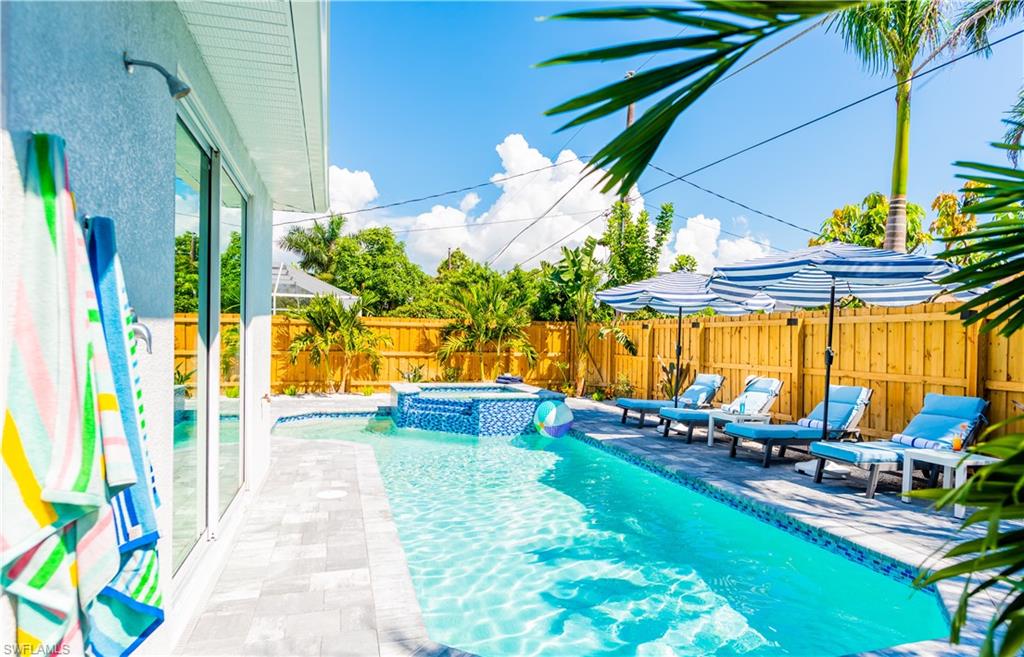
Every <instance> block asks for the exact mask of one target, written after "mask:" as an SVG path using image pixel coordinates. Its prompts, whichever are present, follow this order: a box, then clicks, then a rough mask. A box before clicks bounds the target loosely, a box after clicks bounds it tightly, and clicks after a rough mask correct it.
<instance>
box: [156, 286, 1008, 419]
mask: <svg viewBox="0 0 1024 657" xmlns="http://www.w3.org/2000/svg"><path fill="white" fill-rule="evenodd" d="M955 305H956V304H925V305H919V306H911V307H909V308H879V307H869V308H856V309H845V310H841V311H839V312H838V313H837V315H836V327H835V335H834V338H833V342H834V348H835V350H836V360H835V363H834V364H833V369H832V381H833V383H837V384H847V385H863V386H867V387H870V388H871V389H872V390H874V396H873V398H872V400H871V404H870V406H869V407H868V412H867V414H866V415H865V417H864V420H863V422H862V423H861V428H862V429H863V432H864V434H865V435H866V436H870V437H887V436H889V435H891V434H892V433H893V432H896V431H899V430H900V429H902V428H903V427H904V426H906V423H907V422H908V421H909V420H910V418H911V417H912V416H913V415H914V414H915V413H917V412H918V411H919V410H920V408H921V404H922V401H923V399H924V394H925V393H926V392H943V393H946V394H956V395H977V396H982V397H985V398H986V399H988V400H989V401H990V402H991V403H992V406H991V410H990V414H989V415H990V417H991V419H992V420H993V421H1000V420H1004V419H1007V418H1010V417H1013V416H1014V415H1017V414H1019V411H1017V410H1016V409H1015V408H1014V407H1013V405H1012V403H1011V402H1012V401H1018V402H1024V332H1019V333H1018V334H1017V335H1015V336H1013V337H1012V338H1010V339H1007V338H1003V337H1000V336H998V335H994V334H982V333H980V332H979V330H978V327H977V325H975V326H972V327H965V326H964V324H963V323H962V321H961V319H960V316H959V315H957V314H949V312H948V311H950V310H952V309H953V308H954V307H955ZM182 318H183V316H181V315H179V316H178V317H177V318H176V320H175V361H176V362H175V364H176V365H179V364H181V365H182V366H183V367H182V369H184V370H186V371H187V370H188V369H193V368H194V352H195V337H194V336H195V333H194V331H195V328H194V322H193V323H192V328H191V329H189V325H188V323H187V322H182V321H181V320H182ZM827 320H828V316H827V314H826V313H825V312H824V311H815V312H794V313H771V314H757V315H747V316H744V317H721V316H715V317H696V318H685V319H684V320H683V335H682V345H683V350H682V358H683V362H684V364H688V365H689V369H688V373H689V376H690V377H691V378H692V376H693V375H694V373H696V372H716V373H719V374H722V375H724V376H725V377H726V382H725V386H724V387H723V390H722V392H721V394H720V397H719V400H720V401H721V400H730V399H732V398H733V397H735V396H736V395H737V394H739V392H740V389H741V388H742V385H743V380H744V378H745V377H746V376H748V375H750V374H757V375H762V376H772V377H775V378H779V379H781V380H782V381H783V388H782V394H781V397H780V399H779V400H778V402H777V403H776V406H775V408H774V410H775V414H776V417H777V418H778V419H779V420H783V421H786V420H793V419H796V418H800V417H803V416H804V415H805V414H807V413H809V412H810V410H811V409H812V408H813V407H814V405H815V404H817V403H818V402H819V401H820V400H821V398H822V396H823V393H824V374H825V370H824V364H823V357H822V353H823V351H824V349H825V333H826V328H827ZM364 321H365V323H366V324H367V326H369V327H370V328H372V329H373V330H375V331H378V332H381V333H384V334H386V335H389V336H390V337H391V342H392V344H391V345H390V346H387V347H384V348H383V349H382V350H381V355H382V364H381V368H380V371H379V373H378V374H376V375H374V373H373V372H372V370H371V368H370V366H369V364H368V363H367V362H366V361H365V359H357V360H356V362H355V363H354V365H353V369H352V382H351V389H352V391H354V392H359V391H360V390H361V389H362V388H364V387H372V388H373V389H374V390H375V391H385V390H387V389H388V386H389V385H390V383H391V382H394V381H399V380H401V378H402V377H401V372H402V371H408V370H410V369H411V368H413V367H415V366H417V365H422V366H423V371H422V374H423V379H424V380H425V381H430V380H434V379H437V378H440V377H441V376H442V374H443V370H444V367H445V366H444V365H442V364H441V363H439V362H438V360H437V358H436V353H437V349H438V347H439V346H440V332H441V327H443V326H444V325H445V324H446V321H445V320H432V319H409V318H392V317H380V318H377V317H370V318H365V319H364ZM179 324H180V326H179ZM621 326H622V327H623V329H624V330H625V331H626V333H627V334H628V335H629V336H630V337H631V339H632V340H633V341H634V342H635V343H636V345H637V347H638V350H639V351H638V354H637V355H636V356H631V355H629V354H628V353H627V352H626V350H625V349H624V348H623V347H622V346H621V345H619V344H618V343H616V342H615V341H614V340H612V339H611V338H610V337H609V338H606V339H603V340H598V339H595V340H594V343H593V345H592V351H593V355H594V360H595V362H594V364H593V365H592V366H591V368H590V373H589V377H588V389H590V390H593V389H594V388H597V387H605V386H608V385H611V384H613V383H615V382H616V381H617V380H619V379H628V381H629V382H630V383H632V384H633V385H634V386H636V395H637V396H644V397H649V398H659V397H663V395H661V394H660V389H661V385H660V380H661V367H660V365H661V363H669V362H673V361H674V360H675V337H676V320H675V319H656V320H647V321H630V322H624V323H623V324H622V325H621ZM304 329H305V326H304V324H303V322H302V321H301V320H296V319H291V318H288V317H285V316H275V317H274V318H273V344H272V348H271V349H272V351H271V357H272V358H271V385H272V388H273V392H275V393H280V392H283V391H284V390H285V389H286V388H288V387H289V386H294V387H295V388H296V389H297V390H298V391H300V392H304V391H307V390H309V391H319V390H322V389H324V384H323V378H324V374H323V370H321V369H319V368H316V367H313V366H312V365H311V364H310V363H309V356H308V354H300V355H299V358H298V360H297V361H296V363H295V364H294V365H292V364H291V362H290V356H289V353H288V345H289V344H290V343H291V339H292V338H293V337H294V336H295V335H298V334H299V333H301V332H302V331H303V330H304ZM190 330H191V332H190ZM529 334H530V338H531V342H532V343H533V345H534V347H535V348H536V349H537V351H538V354H539V358H538V360H537V363H536V364H535V365H534V367H532V368H530V367H528V366H527V363H526V359H525V358H524V357H523V356H522V355H518V354H504V355H503V356H502V359H501V362H498V358H497V356H496V354H494V353H493V352H488V353H485V354H483V361H484V368H485V372H486V375H487V378H488V379H493V378H494V376H496V375H497V374H498V373H501V372H505V371H509V372H512V373H515V374H520V375H522V376H523V377H524V378H525V379H526V380H527V381H528V382H529V383H533V384H535V385H540V386H545V387H551V388H558V387H560V386H561V385H562V384H563V382H564V375H563V372H562V371H561V370H560V368H559V366H558V364H559V363H564V364H568V365H569V366H570V368H571V366H572V365H573V363H572V342H571V337H572V328H571V326H570V325H568V324H565V323H557V322H552V323H545V322H534V323H533V324H532V325H531V326H530V328H529ZM189 363H192V364H189ZM340 366H341V355H340V354H334V355H332V357H331V368H332V371H333V372H334V376H335V380H337V376H338V372H339V370H340ZM451 366H452V367H455V368H457V369H458V376H459V379H460V380H463V381H473V380H478V379H479V378H480V359H479V357H478V356H476V355H473V354H464V355H460V356H458V357H457V358H456V359H454V361H453V363H452V364H451ZM569 372H570V376H571V372H572V369H570V370H569ZM1018 428H1020V427H1019V425H1018Z"/></svg>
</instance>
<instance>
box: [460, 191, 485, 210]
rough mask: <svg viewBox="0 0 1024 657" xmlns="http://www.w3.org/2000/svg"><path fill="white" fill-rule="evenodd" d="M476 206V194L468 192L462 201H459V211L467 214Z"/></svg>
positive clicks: (477, 198) (478, 203)
mask: <svg viewBox="0 0 1024 657" xmlns="http://www.w3.org/2000/svg"><path fill="white" fill-rule="evenodd" d="M478 205H480V195H479V194H477V193H476V192H470V193H468V194H466V195H465V196H463V197H462V200H461V201H459V210H462V211H463V212H469V211H470V210H472V209H473V208H475V207H476V206H478Z"/></svg>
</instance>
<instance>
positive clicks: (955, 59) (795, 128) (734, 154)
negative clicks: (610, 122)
mask: <svg viewBox="0 0 1024 657" xmlns="http://www.w3.org/2000/svg"><path fill="white" fill-rule="evenodd" d="M1022 33H1024V29H1021V30H1017V31H1016V32H1014V33H1012V34H1008V35H1006V36H1004V37H1002V38H1000V39H997V40H995V41H993V42H992V43H990V44H989V45H988V46H985V47H982V48H975V49H974V50H971V51H970V52H966V53H963V54H962V55H957V56H956V57H953V58H952V59H950V60H949V61H945V62H943V63H941V64H936V65H935V66H933V67H931V68H929V69H925V70H923V71H920V72H918V73H915V74H914V75H912V76H910V77H909V78H906V79H905V80H902V81H899V82H896V83H894V84H891V85H889V86H888V87H885V88H884V89H879V90H878V91H876V92H874V93H871V94H868V95H867V96H864V97H863V98H859V99H857V100H854V101H852V102H849V103H847V104H845V105H843V106H842V107H837V108H836V109H834V110H832V111H830V112H826V113H824V114H820V115H818V116H816V117H814V118H813V119H810V120H809V121H804V122H803V123H801V124H799V125H796V126H793V127H792V128H789V129H788V130H784V131H782V132H780V133H778V134H775V135H773V136H771V137H768V138H767V139H762V140H761V141H759V142H757V143H755V144H751V145H750V146H747V147H746V148H741V149H740V150H738V151H734V152H732V153H730V154H728V155H726V156H724V157H720V158H718V159H717V160H715V161H713V162H709V163H708V164H705V165H703V166H700V167H697V168H696V169H694V170H693V171H689V172H687V173H684V174H683V175H681V176H676V177H675V178H673V179H672V180H669V181H666V182H663V183H661V184H660V185H655V186H654V187H651V188H650V189H647V190H644V191H642V192H640V193H641V194H648V193H650V192H653V191H655V190H658V189H661V188H662V187H666V186H668V185H671V184H672V183H674V182H677V181H679V180H682V179H683V178H687V177H689V176H692V175H694V174H696V173H700V172H701V171H704V170H706V169H710V168H711V167H713V166H716V165H719V164H721V163H722V162H725V161H727V160H731V159H733V158H734V157H737V156H740V155H743V154H744V153H748V152H750V151H752V150H754V149H755V148H760V147H761V146H764V145H765V144H768V143H771V142H773V141H775V140H777V139H781V138H782V137H785V136H787V135H791V134H793V133H794V132H796V131H798V130H802V129H804V128H806V127H808V126H810V125H813V124H815V123H818V122H820V121H824V120H825V119H827V118H830V117H832V116H835V115H836V114H839V113H840V112H844V111H846V110H848V109H850V108H852V107H856V106H857V105H860V104H861V103H864V102H867V101H869V100H871V99H873V98H877V97H878V96H881V95H882V94H885V93H889V92H890V91H892V90H894V89H896V88H898V87H899V86H900V85H902V84H905V83H907V82H911V81H913V80H916V79H917V78H920V77H924V76H926V75H928V74H930V73H934V72H935V71H938V70H940V69H942V68H945V67H947V66H950V65H952V64H955V63H956V62H958V61H960V60H961V59H966V58H967V57H970V56H971V55H975V54H977V53H979V52H983V51H985V50H988V49H989V48H992V47H994V46H997V45H999V44H1000V43H1003V42H1004V41H1008V40H1009V39H1012V38H1013V37H1016V36H1019V35H1021V34H1022Z"/></svg>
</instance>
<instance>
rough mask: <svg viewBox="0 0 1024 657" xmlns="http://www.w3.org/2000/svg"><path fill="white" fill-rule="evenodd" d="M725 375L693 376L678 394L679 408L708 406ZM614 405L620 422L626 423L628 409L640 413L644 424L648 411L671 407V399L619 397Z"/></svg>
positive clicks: (642, 424)
mask: <svg viewBox="0 0 1024 657" xmlns="http://www.w3.org/2000/svg"><path fill="white" fill-rule="evenodd" d="M723 381H725V377H723V376H722V375H721V374H698V375H697V376H695V377H694V378H693V383H691V384H690V387H689V388H687V389H686V390H684V391H683V392H682V393H681V394H680V395H679V407H680V408H700V407H701V406H708V405H710V404H711V400H712V399H714V398H715V395H716V394H718V391H719V389H721V387H722V382H723ZM615 405H616V406H618V407H619V408H621V409H622V423H623V424H625V423H626V417H627V416H628V415H629V412H630V411H633V412H634V413H639V414H640V426H641V427H643V426H644V418H646V417H647V414H648V413H652V414H657V412H658V411H660V410H661V409H662V408H665V407H669V408H671V407H672V400H671V399H667V400H666V399H630V398H628V397H619V398H618V399H616V400H615Z"/></svg>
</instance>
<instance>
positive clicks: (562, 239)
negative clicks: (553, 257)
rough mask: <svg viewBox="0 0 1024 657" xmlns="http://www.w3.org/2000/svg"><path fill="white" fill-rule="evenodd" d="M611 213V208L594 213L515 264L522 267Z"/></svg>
mask: <svg viewBox="0 0 1024 657" xmlns="http://www.w3.org/2000/svg"><path fill="white" fill-rule="evenodd" d="M610 213H611V211H610V210H602V211H601V212H600V213H599V214H596V215H594V217H593V218H592V219H590V220H588V221H586V222H584V223H582V224H580V225H579V226H577V227H576V228H574V229H572V230H571V231H569V232H568V233H566V234H565V235H562V236H561V237H560V238H558V239H557V240H555V241H554V242H552V243H551V244H549V245H547V246H545V247H544V248H543V249H541V250H540V251H538V252H537V253H534V254H533V255H532V256H530V257H529V258H527V259H526V260H522V261H520V262H517V263H516V264H515V266H516V267H522V266H523V265H525V264H526V263H528V262H530V261H531V260H533V259H535V258H539V257H540V256H541V255H542V254H543V253H544V252H546V251H548V250H549V249H552V248H554V247H555V246H558V245H559V244H561V243H562V242H564V241H565V240H567V239H569V238H570V237H572V236H573V235H575V234H576V233H578V232H580V231H581V230H583V229H584V228H586V227H587V226H589V225H590V224H592V223H594V222H595V221H597V220H598V219H601V218H603V217H607V216H608V215H609V214H610Z"/></svg>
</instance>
